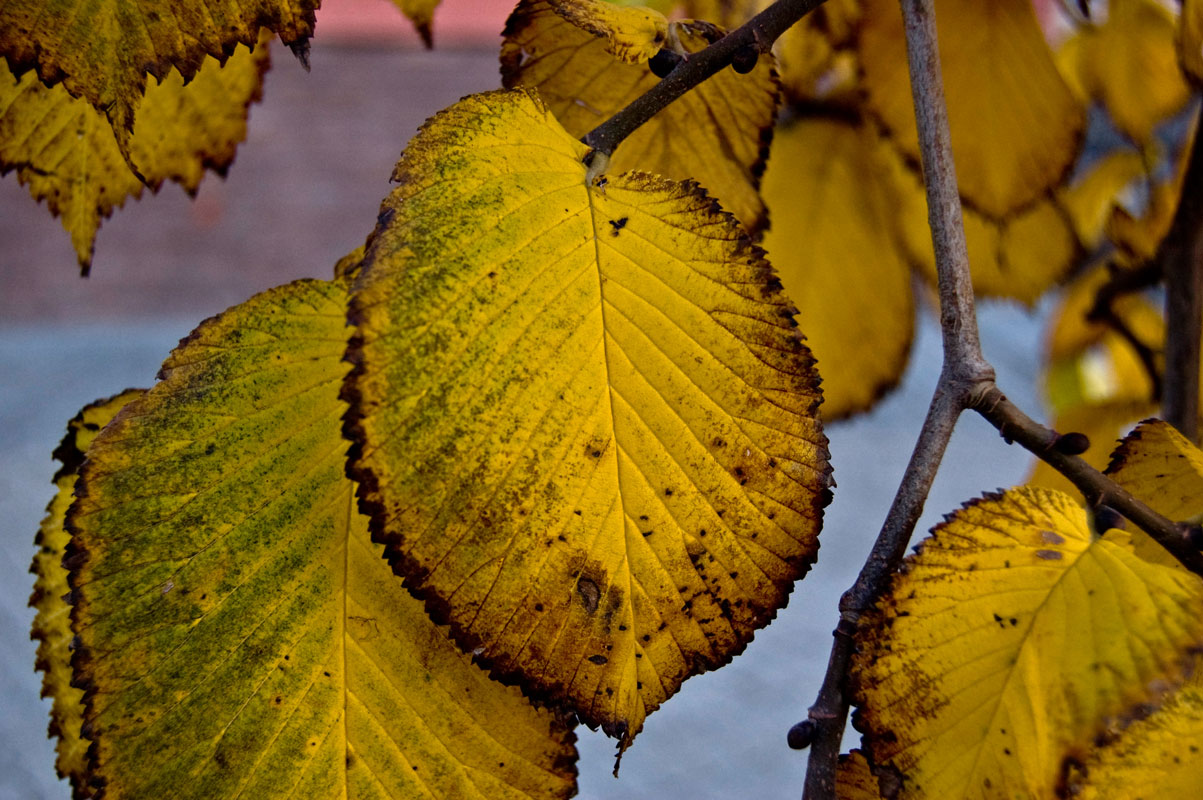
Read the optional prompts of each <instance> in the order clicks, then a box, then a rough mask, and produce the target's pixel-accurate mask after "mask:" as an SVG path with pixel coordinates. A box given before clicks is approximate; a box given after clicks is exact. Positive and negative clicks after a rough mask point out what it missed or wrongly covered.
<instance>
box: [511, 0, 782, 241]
mask: <svg viewBox="0 0 1203 800" xmlns="http://www.w3.org/2000/svg"><path fill="white" fill-rule="evenodd" d="M619 10H625V9H619ZM722 35H723V32H722V31H721V30H720V29H718V28H715V27H714V26H712V25H708V24H705V23H695V22H689V21H685V22H674V23H672V24H671V25H670V26H669V28H668V38H667V41H668V43H669V44H670V45H672V46H674V47H679V48H680V49H682V50H684V51H685V52H696V51H698V50H701V49H702V48H703V47H705V46H706V45H707V44H709V43H710V42H711V41H714V40H716V39H718V38H719V37H721V36H722ZM607 41H608V40H607V39H606V38H604V37H600V36H595V35H594V34H592V33H589V32H588V31H586V30H584V29H582V28H579V27H577V26H576V25H574V24H572V23H571V22H569V21H568V20H566V19H564V18H562V17H561V16H560V15H559V14H557V13H556V11H555V8H554V6H553V4H551V3H548V2H545V1H544V0H523V1H522V2H521V3H519V4H518V7H517V8H516V9H515V10H514V13H513V14H511V15H510V18H509V20H508V22H507V23H506V28H505V41H504V42H503V43H502V46H501V74H502V82H503V83H504V84H505V85H506V86H507V87H514V86H519V85H523V86H532V87H535V88H537V89H538V90H539V95H540V97H542V98H543V101H544V102H545V103H547V105H548V107H549V108H550V109H551V110H552V111H553V112H554V113H555V115H556V117H557V118H558V119H559V120H560V123H561V124H562V125H563V126H564V127H565V128H566V129H567V130H568V132H569V133H571V134H572V135H573V136H577V137H579V136H584V135H585V134H586V133H588V132H589V131H590V130H592V129H593V128H595V127H597V126H598V125H599V124H601V123H602V122H604V121H605V120H606V119H608V118H609V117H610V116H612V115H613V114H614V113H616V112H617V111H619V110H620V109H622V108H623V107H625V106H626V105H627V104H629V103H630V102H631V101H632V100H634V99H635V98H636V97H638V96H640V95H641V94H643V93H644V92H646V91H647V90H648V89H650V88H651V87H652V86H655V85H656V83H657V81H658V80H659V79H658V78H657V77H656V76H655V75H653V74H652V73H651V71H650V70H649V69H648V67H647V65H646V64H634V65H632V64H626V63H623V62H622V61H619V60H617V59H615V58H613V57H611V56H610V55H608V54H607V52H606V47H607V46H608V45H607ZM779 93H780V92H779V89H778V82H777V76H776V72H775V70H774V63H773V59H772V58H771V57H769V56H763V57H761V59H760V60H759V62H758V63H757V65H756V68H755V69H753V70H752V72H751V73H749V74H747V75H739V74H736V73H735V72H734V71H733V70H730V69H726V70H723V71H722V72H720V73H719V74H718V75H715V76H714V77H712V78H710V79H709V80H708V81H706V82H705V83H703V84H702V85H700V86H698V87H697V88H695V89H693V90H692V91H690V92H688V93H687V94H686V95H685V96H684V97H682V98H680V99H679V100H677V101H676V102H674V103H672V104H671V105H670V106H668V108H666V109H664V110H663V111H661V112H660V113H659V114H657V115H656V116H655V117H654V118H653V119H652V120H651V121H650V122H648V123H646V124H645V125H643V126H641V127H640V128H639V129H638V130H637V131H635V132H634V133H633V134H632V135H631V136H629V137H628V138H627V139H626V141H624V142H623V143H622V144H621V145H619V147H618V149H617V150H615V152H614V155H613V157H612V158H611V160H610V170H611V171H613V172H621V171H624V170H630V169H638V170H643V171H646V172H654V173H658V174H660V175H664V176H666V177H669V178H674V179H677V180H691V179H692V180H696V181H698V182H699V183H701V184H702V186H704V187H705V188H706V190H707V191H709V192H710V193H711V194H713V195H714V196H715V197H716V198H718V200H719V202H721V203H722V204H723V207H724V208H725V209H727V210H728V211H730V212H731V213H733V214H734V215H735V216H736V217H738V218H739V220H740V221H741V222H743V223H744V225H745V226H746V227H747V228H748V230H749V231H752V232H756V231H759V230H760V229H761V228H762V227H763V226H764V224H765V221H766V218H765V209H764V203H763V202H762V201H761V199H760V195H759V192H758V188H759V186H760V174H761V172H762V171H763V170H764V163H765V156H766V154H767V152H768V145H769V141H770V139H771V138H772V131H773V121H774V118H775V117H776V113H777V101H778V96H779Z"/></svg>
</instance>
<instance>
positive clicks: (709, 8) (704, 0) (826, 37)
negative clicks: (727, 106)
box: [681, 0, 861, 101]
mask: <svg viewBox="0 0 1203 800" xmlns="http://www.w3.org/2000/svg"><path fill="white" fill-rule="evenodd" d="M770 5H772V0H742V1H741V2H731V0H687V2H683V3H681V6H682V8H683V9H684V12H683V13H684V15H685V16H687V17H692V18H695V19H704V20H706V21H708V22H713V23H716V24H718V25H720V26H722V27H724V28H727V29H729V30H730V29H734V28H736V27H738V26H740V25H742V24H743V23H744V22H747V21H748V20H749V19H751V18H752V17H753V16H754V15H756V14H757V13H759V12H761V11H763V10H764V9H765V8H767V7H768V6H770ZM860 15H861V5H860V0H827V2H825V3H824V4H823V5H821V6H819V7H818V8H816V9H814V10H813V11H811V12H810V13H808V14H807V15H806V16H805V17H803V18H802V20H801V21H800V22H798V23H797V24H795V25H793V26H791V27H790V28H789V29H788V30H786V32H785V33H784V34H782V35H781V38H780V39H778V40H777V44H776V46H775V47H774V48H773V52H774V53H775V54H776V56H777V63H778V67H779V69H780V72H781V82H782V85H783V87H784V88H785V91H786V94H787V95H788V96H789V97H790V99H791V100H794V101H807V100H818V99H823V100H826V101H830V100H831V99H832V96H833V95H835V94H837V93H839V92H842V91H845V90H850V89H851V88H852V85H853V83H854V81H855V77H856V73H857V67H856V64H855V56H854V54H853V53H852V47H853V44H854V38H855V33H856V29H857V26H858V23H859V21H860Z"/></svg>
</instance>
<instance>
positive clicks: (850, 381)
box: [764, 117, 915, 419]
mask: <svg viewBox="0 0 1203 800" xmlns="http://www.w3.org/2000/svg"><path fill="white" fill-rule="evenodd" d="M888 158H890V154H889V153H884V152H883V146H882V143H881V141H880V139H879V138H878V137H877V136H876V134H875V133H874V132H873V131H872V130H870V129H868V128H866V127H865V126H863V125H862V126H856V125H852V124H850V123H846V122H843V121H839V120H836V119H827V118H822V117H809V118H804V119H800V120H798V121H797V122H795V123H793V124H791V125H788V126H786V127H784V128H783V129H781V130H779V131H778V132H777V135H776V141H775V142H774V144H773V152H772V157H771V158H770V159H769V168H768V170H767V171H766V174H765V178H764V196H765V200H766V202H767V203H768V204H769V210H770V212H771V214H772V217H773V220H774V225H773V228H772V229H770V230H769V232H768V234H767V235H766V236H765V242H764V243H765V248H766V249H767V250H768V253H769V257H770V258H771V259H772V260H773V265H774V266H775V267H776V268H777V269H778V271H779V272H780V273H781V282H782V284H784V286H785V290H786V293H787V294H788V295H789V296H790V297H791V298H793V299H794V301H795V303H796V304H797V306H798V320H799V322H800V324H801V325H802V328H803V330H805V331H806V336H807V341H808V343H809V345H810V348H811V350H812V351H813V352H814V354H815V357H816V358H817V359H818V362H819V369H820V370H821V372H822V375H823V395H824V405H823V415H824V417H826V418H827V419H835V418H838V417H842V416H847V415H849V414H853V413H856V412H858V411H864V410H866V409H868V408H869V407H871V406H872V405H873V404H874V403H875V402H876V401H877V400H878V399H879V398H880V397H881V395H882V394H883V393H885V392H886V391H888V390H889V389H891V388H892V387H893V386H895V385H896V384H897V382H898V379H899V378H900V377H901V375H902V371H903V370H904V369H905V367H906V363H907V356H908V354H909V353H910V349H911V340H912V339H913V337H914V327H915V322H914V320H915V308H914V304H915V299H914V296H913V294H912V292H911V270H910V264H909V262H908V261H907V260H906V257H905V254H904V253H903V252H902V248H901V247H900V246H899V237H900V230H899V228H898V226H897V220H898V200H897V197H896V195H895V193H894V187H893V184H892V183H891V181H890V180H889V176H888V174H887V173H886V170H887V169H888V162H887V160H886V159H888ZM799 187H805V189H804V190H799Z"/></svg>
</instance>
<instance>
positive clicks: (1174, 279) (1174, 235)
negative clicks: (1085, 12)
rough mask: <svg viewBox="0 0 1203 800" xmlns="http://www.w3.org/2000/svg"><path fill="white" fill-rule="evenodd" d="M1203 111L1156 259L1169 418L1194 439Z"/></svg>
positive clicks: (1202, 254)
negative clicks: (1161, 287)
mask: <svg viewBox="0 0 1203 800" xmlns="http://www.w3.org/2000/svg"><path fill="white" fill-rule="evenodd" d="M1201 122H1203V109H1201V110H1200V113H1199V114H1198V115H1197V116H1196V120H1195V134H1194V143H1193V144H1192V145H1191V149H1190V153H1189V154H1188V155H1187V158H1189V159H1190V161H1189V163H1188V164H1187V167H1186V176H1185V178H1184V179H1183V183H1182V193H1181V195H1180V197H1179V200H1178V208H1177V210H1176V211H1175V212H1174V221H1173V222H1172V223H1171V225H1170V231H1169V233H1168V234H1167V235H1166V237H1165V239H1164V240H1163V241H1162V243H1161V247H1160V249H1159V250H1158V253H1157V261H1158V262H1160V264H1161V271H1162V274H1163V275H1164V276H1165V322H1166V342H1165V382H1164V390H1165V394H1164V399H1163V404H1162V408H1163V409H1164V411H1165V418H1166V421H1167V422H1169V423H1170V424H1171V425H1173V426H1174V427H1175V428H1177V429H1178V430H1179V431H1181V432H1182V435H1183V436H1185V437H1186V438H1188V439H1190V440H1191V441H1198V438H1199V356H1200V352H1199V349H1200V341H1199V336H1200V330H1201V328H1203V134H1201V133H1200V131H1199V130H1198V126H1199V124H1200V123H1201Z"/></svg>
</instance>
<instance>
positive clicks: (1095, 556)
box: [852, 488, 1203, 798]
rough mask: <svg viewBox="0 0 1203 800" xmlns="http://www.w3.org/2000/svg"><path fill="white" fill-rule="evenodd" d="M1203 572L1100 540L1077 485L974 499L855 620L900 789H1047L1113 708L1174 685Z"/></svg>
mask: <svg viewBox="0 0 1203 800" xmlns="http://www.w3.org/2000/svg"><path fill="white" fill-rule="evenodd" d="M1201 612H1203V581H1200V580H1199V578H1198V577H1197V576H1194V575H1191V574H1189V573H1187V572H1185V571H1183V570H1180V569H1174V568H1171V567H1165V566H1161V565H1158V564H1151V563H1148V562H1146V561H1144V560H1142V559H1141V558H1140V557H1138V556H1137V555H1136V554H1135V553H1134V552H1133V551H1132V547H1131V544H1130V542H1129V539H1128V535H1127V534H1125V533H1124V532H1122V531H1110V532H1108V533H1107V534H1106V535H1105V536H1102V537H1100V538H1093V537H1092V536H1091V533H1090V531H1089V528H1088V526H1087V520H1086V512H1085V511H1084V510H1083V509H1082V508H1081V506H1079V505H1078V504H1077V503H1075V502H1074V501H1073V500H1072V499H1071V498H1070V497H1069V496H1068V495H1064V494H1061V493H1060V492H1052V491H1047V490H1040V489H1028V488H1023V489H1015V490H1012V491H1010V492H1007V493H1005V494H1002V495H994V496H990V497H987V498H985V499H982V500H979V501H976V502H974V503H971V504H969V505H968V506H966V507H965V508H963V509H962V510H960V511H958V512H957V513H956V514H954V515H953V516H951V517H950V518H949V519H948V521H947V522H945V523H944V524H942V525H940V526H939V527H937V528H936V529H935V530H934V531H933V532H932V535H931V537H929V538H928V539H926V540H925V541H924V542H923V544H922V546H921V548H920V550H919V552H918V554H916V555H914V556H911V557H909V558H908V559H907V560H906V563H905V566H904V570H903V573H902V574H901V575H899V576H898V577H897V578H896V579H895V580H894V582H893V584H892V586H891V588H890V590H889V592H888V594H887V595H886V596H885V597H884V598H883V599H882V601H881V603H880V605H879V607H878V609H877V610H876V611H875V612H874V613H872V614H870V615H869V616H868V617H867V618H866V619H865V620H864V621H863V622H862V625H861V627H860V634H859V636H860V646H861V649H860V651H859V652H858V654H857V656H856V657H855V662H854V672H853V677H852V680H853V683H854V685H855V694H856V700H857V704H858V705H859V706H860V719H861V722H862V724H863V726H864V727H863V730H865V731H866V734H865V737H866V738H865V741H866V744H867V745H868V747H869V751H870V754H871V756H870V757H871V759H872V760H873V762H874V763H875V764H877V765H879V766H885V765H889V766H891V767H893V768H894V769H896V770H898V771H899V772H900V773H901V775H902V781H903V783H902V791H901V793H900V794H899V797H959V798H976V797H982V798H986V797H1049V796H1052V794H1053V790H1054V789H1055V787H1056V785H1057V782H1058V779H1059V777H1060V773H1061V766H1062V763H1063V762H1064V760H1065V759H1066V758H1067V757H1071V756H1072V757H1076V758H1078V759H1081V757H1082V756H1084V755H1085V753H1086V752H1087V751H1089V750H1090V749H1091V747H1092V744H1093V741H1094V737H1095V736H1096V734H1098V733H1100V732H1101V731H1102V730H1104V729H1105V727H1106V726H1107V724H1108V723H1109V722H1110V721H1111V719H1112V718H1114V717H1116V716H1118V715H1120V714H1122V713H1124V712H1126V711H1127V710H1128V709H1130V708H1132V707H1133V706H1135V705H1136V704H1138V703H1141V702H1145V701H1147V700H1149V699H1150V698H1151V697H1153V696H1154V695H1155V692H1156V691H1157V690H1158V687H1160V688H1161V689H1164V688H1167V687H1172V686H1173V685H1175V684H1177V683H1178V682H1180V681H1181V680H1182V679H1183V677H1184V670H1185V668H1186V667H1187V665H1188V663H1189V661H1190V658H1191V654H1192V653H1193V652H1195V651H1197V648H1198V647H1199V645H1200V644H1201V643H1203V614H1201Z"/></svg>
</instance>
